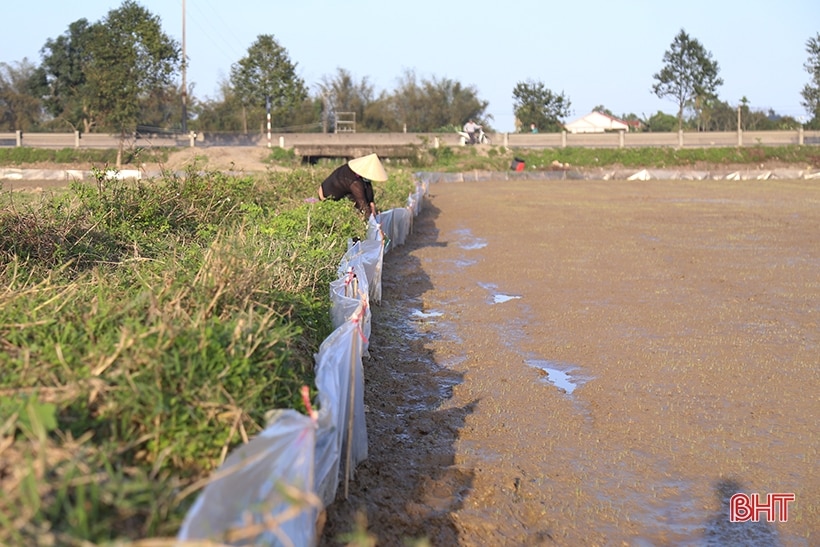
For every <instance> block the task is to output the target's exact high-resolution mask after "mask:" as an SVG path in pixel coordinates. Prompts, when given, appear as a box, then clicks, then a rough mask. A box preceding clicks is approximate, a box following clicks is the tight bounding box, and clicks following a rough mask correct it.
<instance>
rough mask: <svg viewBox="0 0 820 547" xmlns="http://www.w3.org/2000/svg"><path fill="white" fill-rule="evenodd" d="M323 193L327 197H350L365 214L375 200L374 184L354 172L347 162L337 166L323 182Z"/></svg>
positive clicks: (368, 211)
mask: <svg viewBox="0 0 820 547" xmlns="http://www.w3.org/2000/svg"><path fill="white" fill-rule="evenodd" d="M322 194H324V196H325V198H326V199H342V198H345V197H347V198H350V199H352V200H353V201H354V202H356V209H358V210H359V211H361V212H363V213H365V214H368V213H370V203H372V202H374V201H375V200H374V197H375V196H374V194H373V184H371V182H370V181H369V180H367V179H363V178H362V177H360V176H359V175H357V174H356V173H354V172H353V170H352V169H351V168H350V167H349V166H348V165H347V164H344V165H342V166H341V167H338V168H336V170H334V171H333V172H332V173H331V174H330V176H329V177H327V178H326V179H325V180H324V182H322Z"/></svg>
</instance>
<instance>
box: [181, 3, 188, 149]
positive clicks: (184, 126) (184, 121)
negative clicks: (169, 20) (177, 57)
mask: <svg viewBox="0 0 820 547" xmlns="http://www.w3.org/2000/svg"><path fill="white" fill-rule="evenodd" d="M187 69H188V57H186V55H185V0H182V132H183V133H187V132H188V79H187V77H186V72H187Z"/></svg>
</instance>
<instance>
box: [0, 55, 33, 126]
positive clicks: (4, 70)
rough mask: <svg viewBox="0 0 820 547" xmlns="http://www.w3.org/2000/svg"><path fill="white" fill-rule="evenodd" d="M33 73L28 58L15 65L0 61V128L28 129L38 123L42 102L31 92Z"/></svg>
mask: <svg viewBox="0 0 820 547" xmlns="http://www.w3.org/2000/svg"><path fill="white" fill-rule="evenodd" d="M35 75H36V67H35V66H34V65H33V64H32V63H31V62H30V61H29V60H28V59H23V60H22V61H21V62H19V63H17V66H16V67H13V66H11V65H9V64H6V63H0V129H5V130H6V131H18V130H19V131H28V130H30V129H31V128H33V127H35V126H37V125H38V124H39V123H40V121H41V117H42V116H41V114H42V104H41V103H40V101H39V100H37V98H36V96H35V95H34V94H33V93H32V87H33V83H34V81H35Z"/></svg>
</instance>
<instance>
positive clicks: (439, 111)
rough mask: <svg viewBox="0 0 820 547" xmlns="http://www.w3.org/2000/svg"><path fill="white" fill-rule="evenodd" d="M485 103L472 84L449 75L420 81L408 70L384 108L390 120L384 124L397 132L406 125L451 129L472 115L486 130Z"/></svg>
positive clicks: (413, 129) (420, 128) (418, 128)
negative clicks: (456, 79)
mask: <svg viewBox="0 0 820 547" xmlns="http://www.w3.org/2000/svg"><path fill="white" fill-rule="evenodd" d="M488 105H489V103H488V102H487V101H483V100H481V99H479V97H478V90H477V89H476V88H475V87H474V86H465V85H463V84H461V83H460V82H457V81H455V80H450V79H449V78H436V77H433V78H432V79H425V78H422V79H421V80H420V81H419V79H418V78H417V77H416V74H415V72H413V71H412V70H408V71H405V73H404V74H403V75H402V77H400V78H399V85H398V87H397V88H396V90H395V91H394V93H393V94H392V96H391V97H390V98H389V99H388V100H387V103H386V105H385V106H386V107H387V108H386V110H387V112H389V113H392V117H393V119H392V120H390V121H389V122H388V123H387V124H386V125H388V127H391V128H392V127H395V129H391V130H399V131H403V130H404V128H405V127H406V129H407V131H410V132H431V131H450V130H452V129H453V128H456V127H458V128H460V127H461V126H462V125H463V124H464V123H465V122H466V121H467V120H468V119H470V118H472V119H473V120H475V121H476V122H478V123H481V124H482V125H484V126H485V129H489V118H488V116H487V115H486V110H487V106H488ZM387 112H385V114H386V113H387Z"/></svg>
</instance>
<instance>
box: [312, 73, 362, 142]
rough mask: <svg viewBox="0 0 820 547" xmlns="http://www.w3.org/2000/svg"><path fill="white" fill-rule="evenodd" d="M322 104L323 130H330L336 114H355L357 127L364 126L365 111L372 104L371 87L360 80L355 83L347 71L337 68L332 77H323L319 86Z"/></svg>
mask: <svg viewBox="0 0 820 547" xmlns="http://www.w3.org/2000/svg"><path fill="white" fill-rule="evenodd" d="M318 87H319V98H320V99H321V101H322V103H323V112H324V117H323V119H324V122H325V124H324V130H325V131H327V130H328V129H332V128H333V126H334V125H335V121H336V113H337V112H355V114H356V120H357V125H359V126H362V127H363V126H365V125H366V123H365V122H366V121H365V110H366V109H367V106H368V105H369V104H370V103H371V102H373V94H374V91H373V86H372V85H371V84H370V83H369V82H368V81H367V78H362V79H361V80H360V81H359V82H355V81H354V79H353V76H352V75H351V74H350V72H348V71H347V70H345V69H343V68H338V69H337V71H336V75H335V76H334V77H332V78H331V77H329V76H325V77H324V78H322V82H321V83H320V84H319V86H318Z"/></svg>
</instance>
